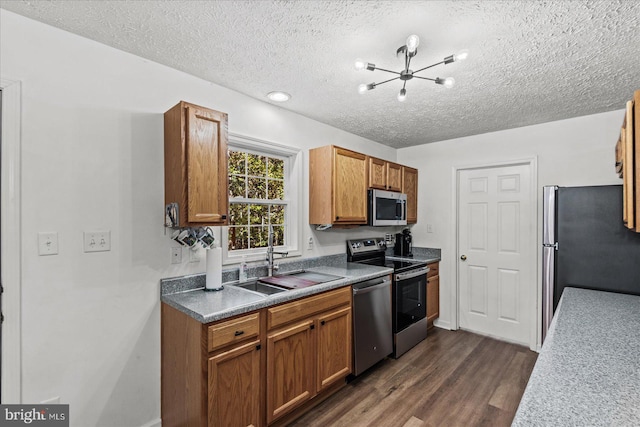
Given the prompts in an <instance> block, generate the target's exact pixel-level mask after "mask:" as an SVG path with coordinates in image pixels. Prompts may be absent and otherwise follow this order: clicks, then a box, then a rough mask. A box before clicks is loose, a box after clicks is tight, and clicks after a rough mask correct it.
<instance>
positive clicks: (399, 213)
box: [396, 200, 407, 220]
mask: <svg viewBox="0 0 640 427" xmlns="http://www.w3.org/2000/svg"><path fill="white" fill-rule="evenodd" d="M396 219H401V220H402V219H407V201H406V200H398V201H397V202H396Z"/></svg>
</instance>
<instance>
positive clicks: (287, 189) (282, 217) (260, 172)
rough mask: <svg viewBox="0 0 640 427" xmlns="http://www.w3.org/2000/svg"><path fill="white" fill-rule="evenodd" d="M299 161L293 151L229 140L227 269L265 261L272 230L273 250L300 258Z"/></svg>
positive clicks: (258, 142) (237, 139)
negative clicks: (244, 262) (249, 260)
mask: <svg viewBox="0 0 640 427" xmlns="http://www.w3.org/2000/svg"><path fill="white" fill-rule="evenodd" d="M299 157H300V152H299V151H298V150H292V149H291V148H289V147H283V146H279V145H276V144H273V143H269V142H266V141H258V140H253V139H249V138H246V137H241V136H238V135H230V137H229V168H228V170H229V226H228V227H227V231H226V233H224V232H223V236H222V238H223V247H224V248H225V249H226V256H225V261H226V263H227V264H228V263H234V262H239V260H240V257H242V256H245V255H248V256H249V257H250V258H253V259H260V258H261V257H262V256H264V253H265V249H266V247H267V246H268V235H269V226H271V227H273V232H274V246H278V247H280V248H283V249H285V250H288V251H289V253H290V255H296V254H299V253H296V251H298V248H299V244H298V236H299V235H300V232H299V230H298V228H299V224H300V221H299V218H298V216H299V212H298V211H296V210H295V207H296V206H297V205H299V203H297V198H298V194H299V191H298V189H299V187H300V182H299V181H300V179H299V175H300V170H299V169H300V168H299V165H298V163H299V162H298V159H299Z"/></svg>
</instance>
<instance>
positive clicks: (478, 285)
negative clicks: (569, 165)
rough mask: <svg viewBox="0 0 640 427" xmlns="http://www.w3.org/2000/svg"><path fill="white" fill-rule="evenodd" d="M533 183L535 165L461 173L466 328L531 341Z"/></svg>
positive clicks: (461, 284) (460, 270) (462, 301)
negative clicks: (531, 167) (532, 173)
mask: <svg viewBox="0 0 640 427" xmlns="http://www.w3.org/2000/svg"><path fill="white" fill-rule="evenodd" d="M530 184H531V171H530V166H529V165H516V166H503V167H496V168H482V169H471V170H462V171H460V172H459V187H458V188H459V191H458V200H459V205H458V237H459V240H458V248H459V251H460V252H459V254H458V277H459V280H460V282H459V318H460V327H461V328H464V329H468V330H471V331H474V332H478V333H482V334H486V335H491V336H495V337H498V338H503V339H506V340H509V341H513V342H519V343H522V344H527V345H528V343H529V332H530V330H531V323H530V322H532V321H534V319H535V316H534V315H533V314H534V309H535V275H534V272H533V271H530V270H531V269H530V267H529V265H530V260H531V257H532V256H534V252H533V248H532V245H533V244H534V243H535V237H534V233H535V218H531V200H530V196H531V194H530V193H531V185H530ZM465 257H466V259H464V260H463V259H462V258H465Z"/></svg>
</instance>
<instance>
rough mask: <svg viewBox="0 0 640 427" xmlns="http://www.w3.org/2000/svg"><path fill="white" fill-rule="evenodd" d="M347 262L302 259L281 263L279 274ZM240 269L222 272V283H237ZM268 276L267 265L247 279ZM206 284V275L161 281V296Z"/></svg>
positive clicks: (334, 257) (338, 258)
mask: <svg viewBox="0 0 640 427" xmlns="http://www.w3.org/2000/svg"><path fill="white" fill-rule="evenodd" d="M346 261H347V255H346V254H336V255H326V256H321V257H315V258H302V259H297V260H291V261H284V260H283V261H280V260H278V264H279V265H280V268H279V269H278V271H277V274H281V273H288V272H290V271H296V270H303V269H307V268H313V267H322V266H327V267H335V266H340V265H342V264H344V263H345V262H346ZM238 273H239V269H238V267H237V266H236V267H230V268H228V269H223V270H222V283H229V282H236V281H238V275H239V274H238ZM266 275H267V266H266V265H257V266H251V264H249V269H248V270H247V277H249V278H255V277H265V276H266ZM205 282H206V274H205V273H201V274H192V275H189V276H180V277H172V278H168V279H161V280H160V294H161V295H169V294H175V293H178V292H186V291H191V290H194V289H199V288H204V285H205Z"/></svg>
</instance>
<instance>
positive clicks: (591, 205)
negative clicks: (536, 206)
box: [542, 185, 640, 341]
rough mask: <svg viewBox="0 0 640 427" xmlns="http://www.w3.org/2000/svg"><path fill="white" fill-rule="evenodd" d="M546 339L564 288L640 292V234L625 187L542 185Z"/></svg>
mask: <svg viewBox="0 0 640 427" xmlns="http://www.w3.org/2000/svg"><path fill="white" fill-rule="evenodd" d="M542 260H543V261H542V300H543V301H542V322H543V324H542V340H543V341H544V338H545V337H546V335H547V331H548V329H549V324H550V323H551V319H552V318H553V312H554V311H555V309H556V307H557V306H558V302H559V301H560V297H561V296H562V291H563V290H564V288H565V287H575V288H586V289H595V290H601V291H609V292H618V293H625V294H633V295H640V233H634V232H632V231H630V230H628V229H627V228H626V227H625V226H624V224H623V223H622V186H621V185H605V186H594V187H557V186H550V187H543V234H542Z"/></svg>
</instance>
